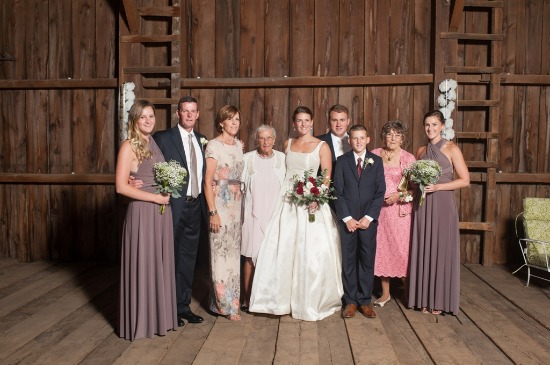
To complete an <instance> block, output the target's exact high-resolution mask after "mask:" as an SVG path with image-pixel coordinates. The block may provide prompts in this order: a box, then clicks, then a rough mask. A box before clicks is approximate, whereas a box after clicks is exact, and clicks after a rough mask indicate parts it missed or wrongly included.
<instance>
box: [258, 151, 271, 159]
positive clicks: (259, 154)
mask: <svg viewBox="0 0 550 365" xmlns="http://www.w3.org/2000/svg"><path fill="white" fill-rule="evenodd" d="M256 154H257V155H258V156H260V158H263V159H268V158H271V157H273V156H275V153H274V152H273V151H271V155H269V156H264V155H262V154H261V153H260V152H258V150H256Z"/></svg>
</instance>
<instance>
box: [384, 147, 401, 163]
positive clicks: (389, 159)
mask: <svg viewBox="0 0 550 365" xmlns="http://www.w3.org/2000/svg"><path fill="white" fill-rule="evenodd" d="M398 152H399V151H394V152H393V153H392V154H389V153H388V150H386V149H385V148H384V154H385V155H386V158H387V159H388V161H391V159H392V157H393V156H395V155H396V154H397V153H398Z"/></svg>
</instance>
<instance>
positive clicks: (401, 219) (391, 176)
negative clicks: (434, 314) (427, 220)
mask: <svg viewBox="0 0 550 365" xmlns="http://www.w3.org/2000/svg"><path fill="white" fill-rule="evenodd" d="M372 153H374V154H376V155H378V156H380V155H381V154H382V149H381V148H377V149H375V150H373V151H372ZM415 160H416V159H415V158H414V156H413V155H412V154H410V153H409V152H407V151H404V150H401V152H400V156H399V161H400V166H399V167H387V166H384V178H385V180H386V194H385V196H388V195H390V194H392V193H395V192H396V191H397V185H399V181H400V180H401V177H402V176H403V169H405V168H406V167H408V166H409V165H410V164H411V163H413V162H414V161H415ZM411 213H412V203H400V202H398V203H395V204H392V205H386V204H384V205H383V206H382V210H381V211H380V217H379V218H378V234H377V236H376V259H375V261H374V275H376V276H385V277H397V278H401V277H405V276H407V270H408V267H409V246H410V238H411V219H412V214H411Z"/></svg>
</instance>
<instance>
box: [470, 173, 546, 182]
mask: <svg viewBox="0 0 550 365" xmlns="http://www.w3.org/2000/svg"><path fill="white" fill-rule="evenodd" d="M495 180H496V182H497V184H550V174H547V173H544V174H537V173H522V172H504V173H503V172H501V173H497V174H495ZM470 181H471V182H480V183H484V182H486V181H487V174H486V173H485V172H470Z"/></svg>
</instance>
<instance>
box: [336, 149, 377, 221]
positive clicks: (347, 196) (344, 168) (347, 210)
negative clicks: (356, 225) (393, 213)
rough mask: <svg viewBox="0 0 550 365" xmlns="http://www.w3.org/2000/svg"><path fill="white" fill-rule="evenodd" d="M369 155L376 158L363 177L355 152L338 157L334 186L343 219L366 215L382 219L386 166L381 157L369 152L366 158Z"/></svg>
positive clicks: (337, 204) (366, 167) (339, 213)
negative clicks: (381, 210)
mask: <svg viewBox="0 0 550 365" xmlns="http://www.w3.org/2000/svg"><path fill="white" fill-rule="evenodd" d="M369 158H372V159H373V161H374V164H372V165H367V166H365V167H364V168H363V172H362V174H361V178H359V175H358V173H357V162H356V161H355V157H354V154H353V151H349V152H347V153H344V154H343V155H342V156H340V157H338V161H337V162H336V168H335V171H334V180H333V186H334V196H335V197H336V200H335V201H334V206H335V211H336V215H337V216H338V219H339V220H341V219H342V218H345V217H348V216H351V217H352V218H353V219H355V220H360V219H361V218H362V217H364V216H365V215H368V216H369V217H371V218H373V219H374V220H375V221H377V220H378V217H379V215H380V209H382V204H383V202H384V193H385V192H386V182H385V180H384V166H383V164H382V159H381V158H380V156H377V155H375V154H374V153H371V152H370V151H367V153H366V155H365V160H367V159H369ZM373 223H374V222H373Z"/></svg>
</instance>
